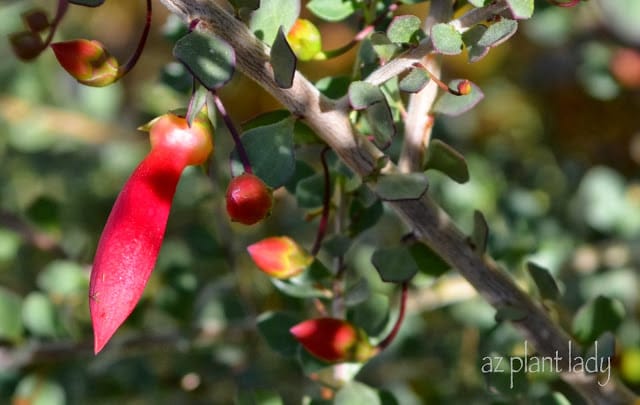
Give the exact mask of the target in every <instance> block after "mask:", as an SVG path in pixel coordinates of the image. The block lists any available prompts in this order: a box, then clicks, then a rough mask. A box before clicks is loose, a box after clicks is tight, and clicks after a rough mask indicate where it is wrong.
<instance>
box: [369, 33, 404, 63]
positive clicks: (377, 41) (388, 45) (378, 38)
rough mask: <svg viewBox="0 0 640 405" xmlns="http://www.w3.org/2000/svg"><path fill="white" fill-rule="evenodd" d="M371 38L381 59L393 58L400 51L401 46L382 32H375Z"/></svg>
mask: <svg viewBox="0 0 640 405" xmlns="http://www.w3.org/2000/svg"><path fill="white" fill-rule="evenodd" d="M369 40H370V41H371V45H372V46H373V49H374V50H375V51H376V54H377V55H378V57H379V58H380V60H381V61H388V60H391V59H392V58H393V57H394V56H395V55H396V54H397V53H398V52H399V51H400V47H399V46H398V45H396V44H394V43H393V42H391V41H390V40H389V38H387V36H386V35H384V34H383V33H381V32H374V33H373V34H371V36H370V37H369Z"/></svg>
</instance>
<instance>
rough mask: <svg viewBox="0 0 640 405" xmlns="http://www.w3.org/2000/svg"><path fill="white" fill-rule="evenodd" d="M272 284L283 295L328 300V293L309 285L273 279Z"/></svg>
mask: <svg viewBox="0 0 640 405" xmlns="http://www.w3.org/2000/svg"><path fill="white" fill-rule="evenodd" d="M270 279H271V283H273V285H274V286H275V287H276V288H277V289H278V290H280V291H281V292H282V293H283V294H286V295H289V296H291V297H296V298H326V297H327V292H326V291H325V290H322V289H318V288H316V287H315V286H312V285H309V284H303V283H301V284H298V283H295V282H294V281H293V280H291V279H289V280H280V279H277V278H275V277H271V278H270Z"/></svg>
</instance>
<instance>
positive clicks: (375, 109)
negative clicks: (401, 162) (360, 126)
mask: <svg viewBox="0 0 640 405" xmlns="http://www.w3.org/2000/svg"><path fill="white" fill-rule="evenodd" d="M366 114H367V121H369V125H370V126H371V129H372V130H373V138H374V144H375V145H376V146H377V147H378V148H380V149H383V150H384V149H386V148H387V147H388V146H389V144H390V143H391V138H393V137H394V136H395V134H396V126H395V124H394V122H393V115H392V114H391V108H390V107H389V103H387V99H386V98H383V99H382V100H381V101H380V102H377V103H375V104H373V105H371V106H369V107H368V108H367V110H366Z"/></svg>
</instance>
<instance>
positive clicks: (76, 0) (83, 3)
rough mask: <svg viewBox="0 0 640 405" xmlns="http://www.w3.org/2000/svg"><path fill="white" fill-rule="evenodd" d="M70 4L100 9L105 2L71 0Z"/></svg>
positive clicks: (100, 0) (98, 0)
mask: <svg viewBox="0 0 640 405" xmlns="http://www.w3.org/2000/svg"><path fill="white" fill-rule="evenodd" d="M69 3H71V4H76V5H78V6H85V7H98V6H100V5H101V4H102V3H104V0H69Z"/></svg>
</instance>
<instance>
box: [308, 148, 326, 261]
mask: <svg viewBox="0 0 640 405" xmlns="http://www.w3.org/2000/svg"><path fill="white" fill-rule="evenodd" d="M329 150H330V148H329V147H328V146H326V147H325V148H324V149H322V152H321V153H320V161H321V162H322V171H323V172H324V193H323V195H322V217H321V218H320V224H319V225H318V233H317V234H316V241H315V242H314V243H313V249H311V255H313V256H316V255H317V254H318V252H319V251H320V246H322V240H323V239H324V237H325V235H326V234H327V224H328V223H329V209H330V208H331V206H330V205H331V176H330V175H329V167H328V166H327V152H329Z"/></svg>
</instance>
